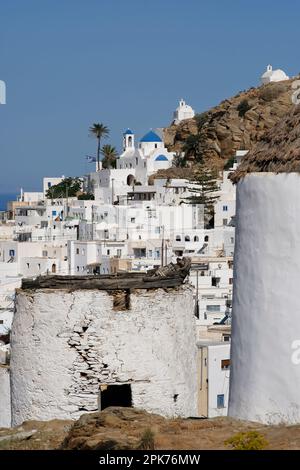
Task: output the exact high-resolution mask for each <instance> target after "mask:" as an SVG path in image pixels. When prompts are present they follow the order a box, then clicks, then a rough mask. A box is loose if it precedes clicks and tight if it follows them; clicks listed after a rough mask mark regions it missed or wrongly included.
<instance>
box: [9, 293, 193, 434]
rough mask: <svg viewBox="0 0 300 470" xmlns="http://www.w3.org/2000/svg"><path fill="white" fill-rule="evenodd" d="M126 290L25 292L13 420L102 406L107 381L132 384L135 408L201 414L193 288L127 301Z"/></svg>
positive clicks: (19, 307)
mask: <svg viewBox="0 0 300 470" xmlns="http://www.w3.org/2000/svg"><path fill="white" fill-rule="evenodd" d="M122 295H123V294H122V293H119V295H118V296H117V295H116V293H115V294H109V293H107V292H105V291H97V290H85V291H81V290H77V291H73V292H68V291H66V290H55V291H53V290H52V291H51V290H37V291H30V290H28V291H25V290H19V291H18V292H17V297H16V312H15V316H14V321H13V328H12V343H11V346H12V352H11V374H12V378H11V384H12V422H13V425H16V424H19V423H21V422H23V421H24V420H28V419H40V420H47V419H52V418H62V419H68V418H72V419H76V418H78V416H79V415H80V414H82V413H85V412H91V411H96V410H98V406H99V402H98V400H99V387H100V385H101V384H122V383H130V384H131V390H132V404H133V406H134V407H137V408H142V409H144V410H146V411H149V412H154V413H159V414H162V415H164V416H170V417H171V416H183V417H187V416H195V415H196V345H195V340H196V338H195V323H194V318H195V317H194V316H193V296H192V290H191V287H190V286H188V285H184V286H181V287H179V288H176V289H175V288H174V289H168V290H163V289H156V290H149V291H146V290H136V291H133V292H132V293H131V294H128V295H127V297H126V298H125V299H124V302H122ZM119 297H121V299H120V298H119Z"/></svg>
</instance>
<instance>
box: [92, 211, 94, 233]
mask: <svg viewBox="0 0 300 470" xmlns="http://www.w3.org/2000/svg"><path fill="white" fill-rule="evenodd" d="M93 208H94V206H93V204H92V241H93V240H94V211H93Z"/></svg>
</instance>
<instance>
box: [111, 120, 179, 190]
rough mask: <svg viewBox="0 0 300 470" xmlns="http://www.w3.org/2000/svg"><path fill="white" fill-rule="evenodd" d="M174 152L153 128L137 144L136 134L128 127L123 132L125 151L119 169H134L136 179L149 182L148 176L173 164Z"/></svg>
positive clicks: (121, 156)
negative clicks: (168, 148) (170, 150)
mask: <svg viewBox="0 0 300 470" xmlns="http://www.w3.org/2000/svg"><path fill="white" fill-rule="evenodd" d="M173 158H174V152H169V151H168V150H167V148H166V147H165V145H164V142H163V140H162V138H161V137H160V135H159V134H158V132H154V131H153V130H152V129H151V130H150V131H149V132H147V134H145V135H144V136H143V137H142V138H141V139H140V141H139V143H138V146H136V145H135V135H134V133H133V132H132V131H131V130H130V129H127V130H126V131H125V132H124V134H123V152H122V154H121V155H120V157H119V159H118V161H117V169H120V170H132V175H133V176H134V178H135V180H136V181H138V182H140V183H141V184H147V181H148V177H149V176H150V175H152V174H153V173H155V172H156V171H158V170H162V169H163V170H164V169H167V168H170V167H171V166H172V161H173Z"/></svg>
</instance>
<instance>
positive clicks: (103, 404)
mask: <svg viewBox="0 0 300 470" xmlns="http://www.w3.org/2000/svg"><path fill="white" fill-rule="evenodd" d="M109 406H126V407H130V406H132V397H131V385H130V384H123V385H107V388H106V389H105V390H101V391H100V410H101V411H102V410H104V409H105V408H108V407H109Z"/></svg>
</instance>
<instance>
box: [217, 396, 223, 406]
mask: <svg viewBox="0 0 300 470" xmlns="http://www.w3.org/2000/svg"><path fill="white" fill-rule="evenodd" d="M217 408H225V405H224V394H222V395H217Z"/></svg>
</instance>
